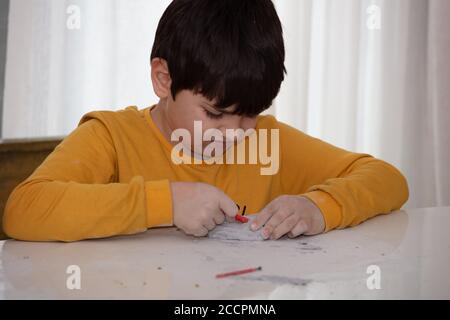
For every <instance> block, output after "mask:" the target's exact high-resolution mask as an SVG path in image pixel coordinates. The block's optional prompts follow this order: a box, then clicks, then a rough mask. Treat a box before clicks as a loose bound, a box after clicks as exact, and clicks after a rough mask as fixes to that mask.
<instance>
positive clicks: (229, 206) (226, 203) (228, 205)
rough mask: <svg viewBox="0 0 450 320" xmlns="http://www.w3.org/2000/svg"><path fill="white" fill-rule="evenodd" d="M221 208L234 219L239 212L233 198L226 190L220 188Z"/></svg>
mask: <svg viewBox="0 0 450 320" xmlns="http://www.w3.org/2000/svg"><path fill="white" fill-rule="evenodd" d="M219 208H220V210H222V212H223V213H224V214H225V215H226V216H228V217H231V218H233V219H234V217H235V216H236V214H237V213H238V212H239V209H238V208H237V206H236V204H235V203H234V201H233V200H231V199H230V197H228V196H227V195H226V194H225V193H224V192H222V191H220V190H219Z"/></svg>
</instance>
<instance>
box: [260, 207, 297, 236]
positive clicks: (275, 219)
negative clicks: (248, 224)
mask: <svg viewBox="0 0 450 320" xmlns="http://www.w3.org/2000/svg"><path fill="white" fill-rule="evenodd" d="M291 214H292V211H286V210H278V211H277V212H275V213H274V214H273V215H272V217H271V218H270V219H269V221H267V223H266V225H265V226H264V229H263V230H262V236H263V238H264V239H268V238H269V237H270V236H271V235H272V232H273V231H274V230H275V228H276V227H278V225H280V224H281V223H282V222H283V221H284V220H285V219H286V218H287V217H289V216H290V215H291Z"/></svg>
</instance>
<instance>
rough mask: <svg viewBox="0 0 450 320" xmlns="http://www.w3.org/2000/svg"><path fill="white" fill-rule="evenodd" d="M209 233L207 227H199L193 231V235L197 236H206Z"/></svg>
mask: <svg viewBox="0 0 450 320" xmlns="http://www.w3.org/2000/svg"><path fill="white" fill-rule="evenodd" d="M207 234H208V229H206V228H205V227H203V226H202V227H199V228H198V229H197V230H195V231H194V232H193V235H194V236H196V237H204V236H206V235H207Z"/></svg>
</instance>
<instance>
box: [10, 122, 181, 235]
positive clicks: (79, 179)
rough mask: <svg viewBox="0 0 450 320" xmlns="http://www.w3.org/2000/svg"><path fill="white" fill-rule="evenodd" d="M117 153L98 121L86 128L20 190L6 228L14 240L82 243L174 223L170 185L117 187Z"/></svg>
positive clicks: (138, 180) (140, 182) (135, 181)
mask: <svg viewBox="0 0 450 320" xmlns="http://www.w3.org/2000/svg"><path fill="white" fill-rule="evenodd" d="M116 163H117V159H116V151H115V149H114V145H113V143H112V140H111V136H110V135H109V132H108V129H107V128H106V127H105V126H104V125H103V124H102V123H101V122H100V121H99V120H97V119H91V120H89V121H87V122H84V123H83V124H81V125H80V126H79V127H78V128H77V129H76V130H74V131H73V132H72V133H71V134H70V135H69V136H67V137H66V138H65V139H64V140H63V142H61V144H60V145H58V146H57V147H56V148H55V150H54V151H53V152H52V153H51V154H50V155H49V156H48V157H47V159H46V160H45V161H44V162H43V163H42V164H41V166H39V167H38V168H37V169H36V170H35V172H34V173H33V174H32V175H31V176H30V177H29V178H28V179H26V180H25V181H24V182H22V183H21V184H20V185H18V186H17V187H16V188H15V189H14V191H13V192H12V194H11V195H10V197H9V199H8V202H7V204H6V208H5V213H4V218H3V225H4V229H5V232H6V233H7V234H8V235H9V236H10V237H13V238H16V239H20V240H31V241H49V240H61V241H76V240H81V239H88V238H101V237H108V236H113V235H121V234H133V233H137V232H142V231H145V230H146V229H147V228H149V227H152V226H157V225H163V224H166V225H170V224H171V223H172V221H171V219H172V217H171V214H172V208H171V198H170V197H171V196H170V192H169V191H168V190H170V189H169V186H168V184H169V182H168V181H167V180H160V181H145V180H144V178H143V177H142V176H139V175H136V176H134V177H133V178H132V179H131V180H130V181H128V182H127V183H116V182H115V181H117V165H116Z"/></svg>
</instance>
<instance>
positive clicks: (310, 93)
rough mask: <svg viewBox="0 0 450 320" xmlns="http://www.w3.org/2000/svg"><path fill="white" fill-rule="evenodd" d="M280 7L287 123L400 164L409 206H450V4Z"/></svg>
mask: <svg viewBox="0 0 450 320" xmlns="http://www.w3.org/2000/svg"><path fill="white" fill-rule="evenodd" d="M275 4H276V6H277V10H278V12H279V14H280V17H281V20H282V23H283V26H284V32H285V40H286V50H287V58H286V59H287V61H286V65H287V70H288V76H287V79H286V81H285V83H284V84H283V87H282V90H281V93H280V95H279V97H278V98H277V99H276V102H275V104H274V108H273V110H272V112H273V113H274V114H275V115H276V116H277V118H278V119H280V120H282V121H284V122H287V123H289V124H291V125H293V126H295V127H297V128H299V129H301V130H303V131H305V132H307V133H309V134H312V135H314V136H316V137H319V138H321V139H323V140H326V141H328V142H330V143H332V144H335V145H338V146H340V147H343V148H346V149H350V150H353V151H357V152H367V153H370V154H373V155H374V156H377V157H380V158H382V159H384V160H386V161H388V162H390V163H393V164H394V165H396V166H397V167H398V168H400V169H401V170H402V172H403V173H404V174H405V175H406V176H407V178H408V181H409V186H410V192H411V196H410V200H409V201H408V203H407V206H409V207H426V206H443V205H450V170H448V168H447V167H448V166H449V164H450V102H449V101H450V93H449V92H450V79H449V77H450V60H449V57H450V56H449V52H450V36H449V31H450V1H448V0H429V1H427V0H385V1H382V0H379V1H370V0H302V1H296V0H291V1H286V0H276V1H275ZM377 9H379V10H378V12H379V13H380V15H379V17H380V19H379V21H380V24H379V28H373V24H371V22H373V20H372V19H373V18H374V12H376V11H377Z"/></svg>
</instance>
